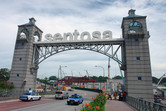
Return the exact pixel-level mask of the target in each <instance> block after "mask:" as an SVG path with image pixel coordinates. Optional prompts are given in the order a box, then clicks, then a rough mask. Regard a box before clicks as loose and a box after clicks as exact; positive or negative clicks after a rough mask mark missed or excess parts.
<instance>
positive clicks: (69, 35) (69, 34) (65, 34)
mask: <svg viewBox="0 0 166 111" xmlns="http://www.w3.org/2000/svg"><path fill="white" fill-rule="evenodd" d="M63 37H64V40H65V41H68V40H69V41H72V40H73V35H72V33H70V32H69V33H64V36H63ZM68 38H69V39H68Z"/></svg>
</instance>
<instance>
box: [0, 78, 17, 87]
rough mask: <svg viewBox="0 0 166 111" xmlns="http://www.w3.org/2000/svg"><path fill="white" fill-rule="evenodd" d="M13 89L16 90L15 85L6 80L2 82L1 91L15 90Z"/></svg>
mask: <svg viewBox="0 0 166 111" xmlns="http://www.w3.org/2000/svg"><path fill="white" fill-rule="evenodd" d="M13 88H14V84H13V83H10V82H8V81H6V80H4V81H0V89H13Z"/></svg>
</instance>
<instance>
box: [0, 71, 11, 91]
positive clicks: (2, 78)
mask: <svg viewBox="0 0 166 111" xmlns="http://www.w3.org/2000/svg"><path fill="white" fill-rule="evenodd" d="M9 77H10V70H9V69H8V68H1V69H0V89H12V88H14V84H13V83H10V82H8V80H9Z"/></svg>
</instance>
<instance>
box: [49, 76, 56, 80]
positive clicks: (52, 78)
mask: <svg viewBox="0 0 166 111" xmlns="http://www.w3.org/2000/svg"><path fill="white" fill-rule="evenodd" d="M49 80H58V78H57V77H56V76H50V77H49Z"/></svg>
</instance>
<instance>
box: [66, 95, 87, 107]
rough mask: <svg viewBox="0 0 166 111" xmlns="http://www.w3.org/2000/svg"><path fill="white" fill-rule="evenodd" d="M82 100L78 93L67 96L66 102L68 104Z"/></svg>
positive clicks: (78, 102)
mask: <svg viewBox="0 0 166 111" xmlns="http://www.w3.org/2000/svg"><path fill="white" fill-rule="evenodd" d="M83 101H84V99H83V97H82V96H81V95H79V94H74V95H72V96H71V97H69V98H68V100H67V104H68V105H70V104H77V105H79V104H81V103H82V102H83Z"/></svg>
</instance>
